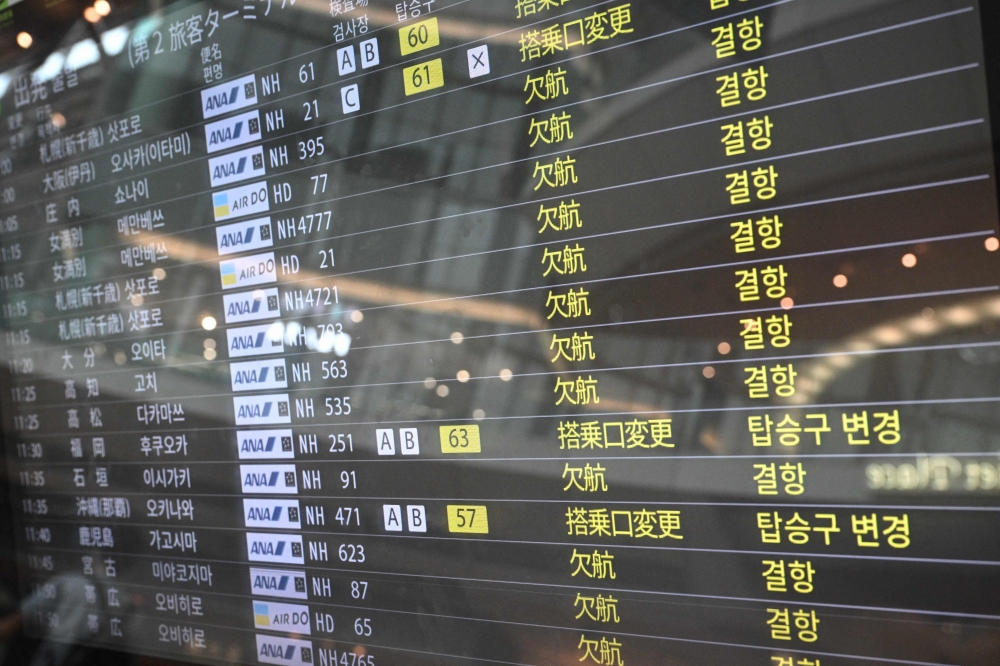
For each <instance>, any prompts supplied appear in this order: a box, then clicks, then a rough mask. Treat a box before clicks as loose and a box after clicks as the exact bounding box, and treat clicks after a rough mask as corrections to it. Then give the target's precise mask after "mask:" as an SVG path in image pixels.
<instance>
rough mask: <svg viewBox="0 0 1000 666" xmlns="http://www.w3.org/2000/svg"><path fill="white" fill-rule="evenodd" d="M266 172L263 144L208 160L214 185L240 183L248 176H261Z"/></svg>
mask: <svg viewBox="0 0 1000 666" xmlns="http://www.w3.org/2000/svg"><path fill="white" fill-rule="evenodd" d="M264 172H265V169H264V148H263V147H261V146H256V147H254V148H247V149H246V150H238V151H236V152H235V153H229V154H228V155H222V156H220V157H213V158H212V159H210V160H209V161H208V174H209V177H210V178H211V179H212V187H221V186H222V185H229V184H230V183H238V182H240V181H241V180H247V179H248V178H260V177H261V176H263V175H264Z"/></svg>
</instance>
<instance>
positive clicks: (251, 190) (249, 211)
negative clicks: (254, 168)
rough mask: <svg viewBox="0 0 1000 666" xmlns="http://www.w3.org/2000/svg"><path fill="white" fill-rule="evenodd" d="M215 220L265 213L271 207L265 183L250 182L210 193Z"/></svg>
mask: <svg viewBox="0 0 1000 666" xmlns="http://www.w3.org/2000/svg"><path fill="white" fill-rule="evenodd" d="M212 206H213V209H214V211H215V221H216V222H221V221H222V220H228V219H229V218H232V217H240V216H242V215H253V214H254V213H266V212H267V210H268V209H269V208H270V207H271V206H270V204H268V201H267V183H265V182H264V181H261V182H259V183H251V184H250V185H241V186H240V187H233V188H231V189H228V190H222V191H221V192H216V193H214V194H213V195H212Z"/></svg>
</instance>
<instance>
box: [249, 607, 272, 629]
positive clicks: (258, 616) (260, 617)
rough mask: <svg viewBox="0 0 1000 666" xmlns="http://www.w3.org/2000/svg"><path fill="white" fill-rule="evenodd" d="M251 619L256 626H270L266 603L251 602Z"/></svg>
mask: <svg viewBox="0 0 1000 666" xmlns="http://www.w3.org/2000/svg"><path fill="white" fill-rule="evenodd" d="M253 621H254V624H256V625H257V626H258V627H270V626H271V619H270V615H269V613H268V610H267V604H263V603H261V602H259V601H255V602H254V604H253Z"/></svg>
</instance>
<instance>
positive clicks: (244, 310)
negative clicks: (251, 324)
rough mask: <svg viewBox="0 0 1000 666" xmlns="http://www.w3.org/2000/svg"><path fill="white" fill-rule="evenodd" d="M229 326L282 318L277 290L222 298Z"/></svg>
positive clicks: (251, 292) (256, 290) (265, 290)
mask: <svg viewBox="0 0 1000 666" xmlns="http://www.w3.org/2000/svg"><path fill="white" fill-rule="evenodd" d="M222 304H223V307H224V308H225V311H226V323H227V324H239V323H240V322H244V321H258V320H260V319H273V318H275V317H280V316H281V305H280V303H279V301H278V290H277V289H273V288H272V289H255V290H253V291H244V292H242V293H240V294H226V295H225V296H223V297H222Z"/></svg>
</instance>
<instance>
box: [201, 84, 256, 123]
mask: <svg viewBox="0 0 1000 666" xmlns="http://www.w3.org/2000/svg"><path fill="white" fill-rule="evenodd" d="M256 103H257V82H256V80H255V79H254V77H253V74H251V75H249V76H243V77H241V78H238V79H236V80H235V81H229V82H228V83H220V84H219V85H217V86H212V87H211V88H206V89H205V90H202V91H201V112H202V116H203V117H204V118H205V120H208V119H209V118H214V117H215V116H218V115H221V114H223V113H229V112H230V111H236V110H237V109H242V108H244V107H247V106H250V105H251V104H256Z"/></svg>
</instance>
